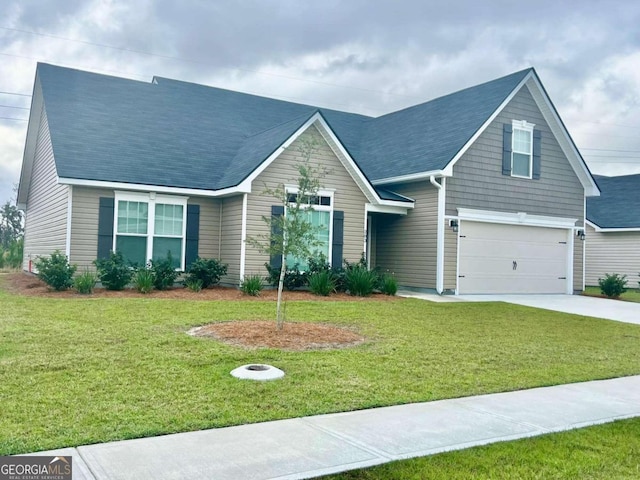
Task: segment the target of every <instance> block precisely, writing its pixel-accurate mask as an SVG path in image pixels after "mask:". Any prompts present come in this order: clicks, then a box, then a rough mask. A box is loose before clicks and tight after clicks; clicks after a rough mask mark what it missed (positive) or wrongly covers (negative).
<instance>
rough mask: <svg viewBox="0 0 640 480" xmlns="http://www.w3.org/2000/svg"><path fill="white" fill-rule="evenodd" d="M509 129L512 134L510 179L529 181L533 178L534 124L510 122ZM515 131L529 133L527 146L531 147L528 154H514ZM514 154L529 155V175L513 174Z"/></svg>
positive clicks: (518, 121) (524, 121) (520, 121)
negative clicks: (510, 128)
mask: <svg viewBox="0 0 640 480" xmlns="http://www.w3.org/2000/svg"><path fill="white" fill-rule="evenodd" d="M511 127H512V129H513V131H512V133H511V176H512V177H516V178H527V179H529V180H531V179H532V178H533V128H534V127H535V124H533V123H529V122H527V121H526V120H512V121H511ZM516 129H517V130H524V131H525V132H528V133H529V138H530V143H529V145H531V151H530V152H527V153H525V152H516V150H515V148H514V141H515V137H516V136H515V133H516ZM514 153H519V154H521V155H525V154H527V155H529V175H515V174H514V173H513V154H514Z"/></svg>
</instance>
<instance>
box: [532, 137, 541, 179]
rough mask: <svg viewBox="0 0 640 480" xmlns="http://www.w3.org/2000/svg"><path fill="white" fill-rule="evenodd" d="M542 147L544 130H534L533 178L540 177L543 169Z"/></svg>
mask: <svg viewBox="0 0 640 480" xmlns="http://www.w3.org/2000/svg"><path fill="white" fill-rule="evenodd" d="M541 149H542V132H541V131H540V130H534V131H533V179H534V180H539V179H540V169H541V164H542V162H541V152H540V151H541Z"/></svg>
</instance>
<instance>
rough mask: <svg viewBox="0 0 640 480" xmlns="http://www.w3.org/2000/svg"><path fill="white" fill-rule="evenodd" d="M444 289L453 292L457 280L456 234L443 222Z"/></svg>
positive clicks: (447, 223) (446, 222)
mask: <svg viewBox="0 0 640 480" xmlns="http://www.w3.org/2000/svg"><path fill="white" fill-rule="evenodd" d="M444 223H445V226H444V289H445V290H451V291H455V290H456V288H457V280H458V234H457V233H455V232H454V231H453V230H452V229H451V227H449V221H448V220H445V221H444Z"/></svg>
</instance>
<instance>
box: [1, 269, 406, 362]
mask: <svg viewBox="0 0 640 480" xmlns="http://www.w3.org/2000/svg"><path fill="white" fill-rule="evenodd" d="M0 281H1V282H2V284H3V288H4V289H6V290H7V291H9V292H12V293H15V294H18V295H26V296H33V297H46V298H167V299H182V300H196V301H197V300H209V301H211V300H241V301H256V300H259V301H265V300H266V301H273V302H275V301H276V300H277V291H276V290H263V291H262V292H261V294H260V296H258V297H252V296H249V295H245V294H243V293H242V292H241V291H240V290H238V289H236V288H228V287H220V286H216V287H213V288H208V289H205V290H202V291H200V292H192V291H191V290H189V289H188V288H183V287H175V288H171V289H169V290H165V291H157V290H154V291H153V292H151V293H148V294H143V293H139V292H138V291H136V290H134V289H126V290H122V291H119V292H115V291H110V290H106V289H104V288H96V289H95V290H94V293H93V294H91V295H80V294H78V293H77V292H76V291H75V290H73V289H69V290H66V291H63V292H55V291H52V290H51V289H50V288H49V287H48V286H47V285H46V284H45V283H44V282H43V281H42V280H40V279H39V278H38V277H36V276H35V275H32V274H28V273H24V272H21V273H10V274H6V275H3V276H2V277H0ZM284 298H285V299H286V300H287V301H348V302H371V301H373V302H393V301H399V300H400V299H399V298H398V297H390V296H388V295H382V294H375V295H372V296H371V297H364V298H363V297H352V296H351V295H347V294H345V293H336V294H332V295H330V296H328V297H320V296H317V295H313V294H312V293H310V292H304V291H294V292H284ZM189 334H190V335H194V336H198V337H208V338H211V339H215V340H218V341H221V342H225V343H228V344H231V345H235V346H241V347H244V348H250V349H254V348H276V349H281V350H290V351H304V350H321V349H337V348H346V347H351V346H354V345H359V344H361V343H363V342H364V341H365V339H364V337H362V336H361V335H359V334H358V333H356V332H354V331H352V330H349V329H348V328H342V327H337V326H334V325H328V324H323V323H306V322H285V323H284V327H283V329H282V330H277V329H276V322H275V320H271V321H238V322H219V323H212V324H209V325H204V326H202V327H197V328H194V329H192V330H190V331H189Z"/></svg>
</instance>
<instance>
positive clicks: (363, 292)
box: [345, 265, 378, 297]
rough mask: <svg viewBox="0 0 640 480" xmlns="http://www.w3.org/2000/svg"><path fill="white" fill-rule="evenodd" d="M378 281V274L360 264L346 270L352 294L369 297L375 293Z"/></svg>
mask: <svg viewBox="0 0 640 480" xmlns="http://www.w3.org/2000/svg"><path fill="white" fill-rule="evenodd" d="M377 282H378V275H377V274H376V272H374V271H373V270H368V269H367V268H366V267H362V266H360V265H358V266H355V267H351V268H349V269H347V270H346V272H345V283H346V288H347V291H348V292H349V294H350V295H355V296H358V297H368V296H369V295H371V294H372V293H373V290H374V289H375V287H376V284H377Z"/></svg>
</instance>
